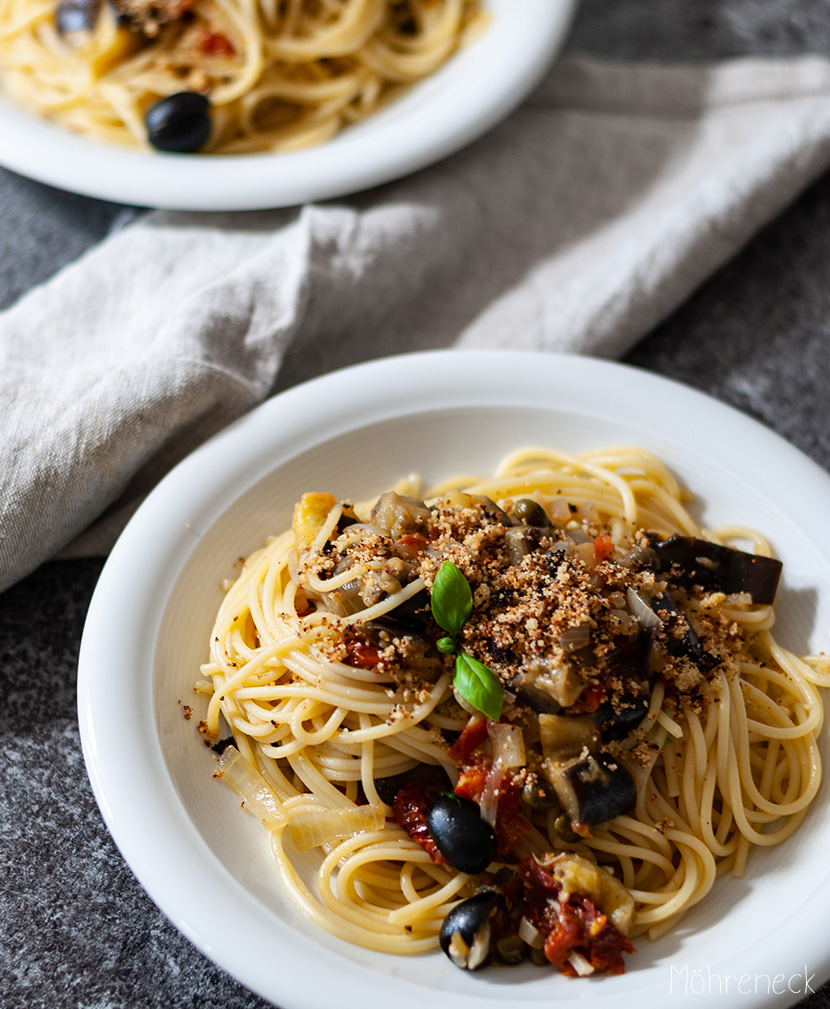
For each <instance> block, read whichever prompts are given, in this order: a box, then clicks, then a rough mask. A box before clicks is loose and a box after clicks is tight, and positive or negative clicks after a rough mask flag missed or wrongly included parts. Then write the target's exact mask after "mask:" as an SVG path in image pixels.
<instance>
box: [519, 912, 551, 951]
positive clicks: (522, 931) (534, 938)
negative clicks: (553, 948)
mask: <svg viewBox="0 0 830 1009" xmlns="http://www.w3.org/2000/svg"><path fill="white" fill-rule="evenodd" d="M518 932H519V938H520V939H521V940H523V941H524V942H526V943H527V944H528V946H530V948H531V949H541V948H542V946H544V945H545V937H544V935H543V934H542V933H541V932H540V931H539V929H538V928H536V926H535V925H534V924H532V923H531V922H529V921H528V920H527V918H525V916H524V915H522V917H521V919H520V920H519V929H518Z"/></svg>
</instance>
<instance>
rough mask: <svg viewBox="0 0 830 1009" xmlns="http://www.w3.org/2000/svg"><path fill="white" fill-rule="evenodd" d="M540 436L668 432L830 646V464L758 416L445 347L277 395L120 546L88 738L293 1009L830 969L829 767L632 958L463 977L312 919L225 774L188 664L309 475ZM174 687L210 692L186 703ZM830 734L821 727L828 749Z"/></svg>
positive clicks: (581, 366) (164, 879)
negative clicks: (571, 972) (810, 793)
mask: <svg viewBox="0 0 830 1009" xmlns="http://www.w3.org/2000/svg"><path fill="white" fill-rule="evenodd" d="M524 443H542V444H548V445H557V446H562V447H564V448H566V449H569V450H575V451H576V450H584V449H588V448H591V447H601V446H604V445H613V444H621V443H637V444H640V445H643V446H645V447H647V448H650V449H652V450H653V451H655V452H656V453H658V454H659V455H660V457H661V458H662V459H663V460H665V461H666V462H667V463H668V465H669V466H670V467H671V468H672V469H673V470H674V472H675V473H676V474H677V475H678V476H679V477H680V478H681V479H682V480H683V481H684V482H685V483H686V484H687V485H688V486H689V487H691V488H693V489H694V491H695V492H696V494H697V495H698V504H697V508H698V510H699V512H700V515H701V516H702V518H703V520H704V521H705V523H706V524H709V525H718V524H725V523H732V522H736V523H742V524H749V525H752V526H755V527H756V528H758V529H761V530H763V531H765V532H766V533H767V534H768V535H769V536H770V537H771V539H772V541H773V543H774V544H775V546H776V548H777V550H778V553H779V555H780V556H781V557H782V558H783V560H784V563H785V569H784V570H785V575H784V582H783V588H782V590H781V592H780V594H779V606H778V611H779V627H778V636H779V638H780V639H781V640H782V642H783V643H784V644H786V645H788V646H789V647H792V648H794V649H795V650H799V651H803V650H806V649H809V650H819V649H823V648H826V647H827V645H828V640H827V628H828V627H830V550H828V546H827V536H826V522H827V502H828V501H830V478H828V476H827V475H826V474H825V473H824V472H823V471H822V470H820V469H819V468H818V467H817V466H816V465H814V464H813V463H812V462H810V461H809V460H808V459H806V458H805V457H804V456H802V455H801V454H800V453H799V452H797V451H796V450H795V449H793V448H792V447H791V446H790V445H788V444H787V443H785V442H784V441H783V440H781V439H780V438H779V437H778V436H777V435H774V434H772V433H771V432H769V431H768V430H766V429H765V428H763V427H761V426H760V425H758V424H757V423H755V422H754V421H752V420H750V419H748V418H747V417H745V416H743V415H742V414H739V413H737V412H736V411H734V410H732V409H730V408H728V407H726V406H724V405H722V404H719V403H717V402H715V401H713V400H710V399H708V398H706V397H705V396H703V395H701V394H700V393H697V392H694V391H691V390H689V389H686V388H684V387H681V386H678V385H676V384H674V383H671V382H669V381H666V380H664V379H661V378H658V377H655V376H653V375H650V374H647V373H644V372H640V371H637V370H635V369H631V368H626V367H623V366H621V365H617V364H611V363H608V362H601V361H596V360H591V359H587V358H576V357H562V356H556V355H531V354H521V353H511V352H450V351H444V352H437V353H430V354H423V355H410V356H402V357H398V358H389V359H386V360H383V361H378V362H374V363H371V364H366V365H360V366H357V367H355V368H352V369H348V370H345V371H341V372H337V373H334V374H331V375H329V376H326V377H323V378H320V379H317V380H315V381H313V382H311V383H308V384H306V385H302V386H299V387H297V388H295V389H292V390H291V391H289V392H286V393H283V394H282V395H280V396H277V397H276V398H274V399H272V400H270V401H268V402H266V403H265V404H264V405H263V406H261V407H260V408H258V409H257V410H255V411H253V412H252V413H251V414H249V415H248V416H246V417H245V418H243V419H242V420H241V421H239V422H238V423H236V424H234V425H232V426H231V427H229V428H228V429H227V430H225V431H224V432H223V433H221V434H220V435H219V436H218V437H216V438H214V439H213V440H212V441H210V442H209V443H208V444H206V445H204V446H203V447H202V448H200V449H199V450H198V451H196V452H195V453H194V454H193V455H192V456H190V457H189V458H188V459H186V460H185V461H184V462H183V463H182V464H181V465H179V466H178V467H177V468H176V469H175V470H174V471H173V472H172V473H171V474H170V475H169V476H168V477H167V478H166V479H165V480H164V481H162V483H161V484H160V485H159V487H158V488H157V489H156V490H155V491H154V492H153V493H152V494H151V495H150V497H149V498H148V499H147V501H146V502H145V503H144V504H143V505H142V507H141V508H140V509H139V511H138V512H137V514H136V515H135V517H134V518H133V520H132V521H131V522H130V524H129V526H128V528H127V529H126V531H125V532H124V534H123V535H122V537H121V538H120V540H119V541H118V543H117V544H116V546H115V549H114V550H113V552H112V555H111V557H110V559H109V561H108V562H107V564H106V566H105V568H104V571H103V574H102V576H101V580H100V583H99V585H98V587H97V589H96V592H95V596H94V598H93V601H92V604H91V606H90V610H89V616H88V619H87V625H86V629H85V632H84V637H83V643H82V648H81V657H80V669H79V684H78V687H79V690H78V694H79V699H78V704H79V717H80V726H81V736H82V740H83V748H84V756H85V758H86V761H87V767H88V770H89V775H90V778H91V780H92V784H93V788H94V790H95V794H96V797H97V799H98V802H99V804H100V807H101V810H102V812H103V815H104V818H105V820H106V822H107V825H108V827H109V829H110V831H111V832H112V835H113V837H114V838H115V841H116V843H117V844H118V846H119V847H120V849H121V852H122V854H123V855H124V858H125V859H126V860H127V862H128V863H129V864H130V866H131V867H132V869H133V871H134V872H135V874H136V876H137V877H138V879H139V880H140V881H141V883H142V884H143V885H144V887H145V888H146V889H147V891H148V892H149V894H150V895H151V896H152V897H153V899H154V900H155V901H156V903H157V904H158V905H159V906H160V907H161V908H162V910H163V911H164V912H165V913H166V914H167V915H168V916H169V917H170V919H171V920H172V921H173V923H174V924H175V925H176V926H177V927H178V928H179V929H180V930H181V931H182V932H183V933H184V934H185V935H186V936H187V937H188V938H189V939H191V940H192V941H193V942H194V943H195V944H196V945H197V946H198V947H199V948H200V949H202V950H203V951H204V952H205V953H206V954H207V955H208V956H209V957H211V958H213V959H214V960H215V961H216V962H217V963H219V964H220V965H221V966H222V967H224V968H225V969H226V970H228V971H229V972H230V973H231V974H233V975H234V976H236V977H237V978H238V979H239V980H240V981H242V982H243V983H244V984H246V985H248V986H249V987H250V988H252V989H254V990H255V991H257V992H259V993H261V994H262V995H263V996H264V997H265V998H268V999H271V1000H272V1001H274V1002H275V1003H278V1004H279V1005H280V1006H282V1007H283V1009H324V1007H325V1009H329V1007H330V1006H331V1005H332V1004H336V1005H338V1006H339V1007H340V1009H374V1007H377V1009H380V1007H387V1006H392V1005H394V1006H396V1007H397V1009H422V1007H423V1005H424V1004H425V1003H426V1002H427V1001H428V1002H429V1004H430V1005H431V1006H432V1007H433V1009H484V1007H486V1006H487V1005H491V1004H492V1005H495V1004H497V1003H501V1004H507V1005H515V1006H525V1005H531V1006H532V1005H537V1004H538V1005H545V1006H548V1005H551V1004H557V1005H560V1006H576V1005H577V1004H579V1005H582V1006H584V1005H586V1004H588V1003H590V1004H591V1005H603V1006H604V1005H608V1006H611V1005H613V1006H614V1009H628V1007H630V1009H635V1007H636V1009H642V1007H643V1006H652V1005H657V1004H659V1003H661V1002H662V1001H663V1000H666V999H668V1003H667V1004H670V1005H678V1006H681V1005H684V1004H686V1003H689V1004H692V1005H694V1004H697V1002H699V1001H700V994H701V991H700V989H701V985H702V984H704V985H705V986H706V992H711V993H712V994H717V989H718V986H720V988H721V989H724V986H725V990H726V994H727V995H728V996H730V998H729V999H728V1001H732V1000H734V1001H735V1002H736V1003H738V1004H740V1005H741V1006H743V1007H751V1006H760V1005H772V1004H774V1005H776V1006H785V1005H787V1004H789V1003H790V1002H792V1001H795V1000H796V999H797V997H798V995H800V994H804V992H805V983H806V982H807V980H808V978H805V976H804V974H805V966H806V972H807V975H810V974H812V975H814V976H813V977H812V979H811V980H809V984H810V986H811V987H817V986H818V983H819V982H820V981H822V980H824V979H826V978H827V977H828V976H830V937H828V934H827V929H826V920H825V919H826V907H827V903H828V900H830V860H828V858H827V841H828V838H830V805H829V804H828V803H827V787H823V788H822V794H821V795H820V797H819V798H818V800H817V801H816V803H815V805H814V807H813V808H812V809H811V811H810V813H809V816H808V818H807V820H806V821H805V823H804V824H803V826H802V828H801V830H800V831H799V832H798V833H797V834H796V835H795V836H794V837H793V838H792V839H791V840H789V841H788V842H787V843H786V844H783V845H781V846H779V847H777V848H774V849H771V850H767V851H759V852H755V853H753V855H752V857H751V860H750V869H749V873H748V875H747V876H746V877H745V878H744V879H740V880H738V879H731V878H725V879H723V880H721V881H720V882H719V884H718V885H717V887H716V889H715V891H714V892H713V893H712V894H711V895H710V896H709V897H708V898H707V899H706V901H705V902H704V903H703V904H702V905H701V906H699V907H698V908H697V909H695V910H694V911H693V912H692V913H691V914H690V915H689V916H688V917H687V918H686V919H685V920H684V922H683V924H682V926H681V927H680V928H679V929H678V930H677V931H676V932H674V933H673V934H672V935H670V936H667V937H666V938H664V939H662V940H660V941H659V942H655V943H649V942H648V941H646V940H640V942H639V947H640V949H639V952H638V953H637V954H636V955H634V956H632V957H630V958H629V959H628V972H627V973H626V974H625V975H624V976H621V977H615V978H591V979H586V980H584V981H582V980H580V981H571V980H568V979H565V978H562V977H560V976H558V975H556V973H555V972H553V971H550V972H549V971H546V970H540V969H538V968H533V967H531V966H529V965H528V966H527V967H519V968H512V969H501V970H493V971H490V972H488V971H483V972H481V973H478V974H468V973H466V972H463V971H460V970H457V969H456V968H454V967H453V966H452V965H451V964H450V962H449V961H448V960H447V959H446V957H444V955H443V954H441V953H436V954H434V955H431V956H427V957H418V958H406V957H397V956H390V955H383V954H376V953H371V952H369V951H367V950H363V949H359V948H356V947H353V946H350V945H347V944H345V943H343V942H342V941H340V940H338V939H337V938H335V937H333V936H330V935H328V934H326V933H324V932H321V931H319V930H316V929H315V928H313V927H311V926H309V924H308V923H307V922H306V921H304V920H303V918H302V916H301V915H300V914H299V913H298V911H297V910H296V909H295V908H294V907H293V906H292V905H291V904H289V903H287V902H286V900H285V899H284V898H283V895H282V893H281V892H280V889H279V886H278V885H277V883H276V881H275V878H274V872H273V869H272V865H271V862H270V854H269V852H268V847H267V841H266V836H265V831H264V830H262V828H261V827H260V825H259V824H258V822H256V821H254V819H253V818H252V817H249V816H245V815H243V814H242V813H241V812H240V810H239V808H238V803H237V799H236V797H235V795H234V794H233V793H232V791H231V790H230V789H228V788H226V787H224V786H222V785H221V784H219V783H218V782H216V781H214V780H212V779H211V769H212V767H213V761H212V757H211V755H210V753H209V752H208V751H207V750H206V749H205V747H204V746H202V745H201V743H200V738H199V737H198V734H197V732H196V728H195V725H196V722H197V721H198V719H199V718H200V717H202V715H201V709H200V707H199V701H198V700H197V699H195V698H194V695H193V693H192V684H193V682H194V680H195V679H196V678H198V676H199V672H198V670H199V663H200V662H201V661H203V659H204V658H205V657H206V654H207V641H208V635H209V632H210V628H211V624H212V621H213V617H214V614H215V611H216V609H217V608H218V605H219V602H220V599H221V595H222V593H221V590H220V582H221V580H222V579H223V578H224V577H226V576H230V575H233V573H234V561H235V559H236V558H238V557H240V556H244V555H246V554H247V553H248V552H249V551H250V550H252V549H253V548H255V547H257V546H259V545H260V544H261V543H262V542H263V540H264V538H265V537H266V535H267V534H268V533H270V532H275V531H279V530H281V529H283V528H285V527H287V526H288V525H289V524H290V521H291V513H292V508H293V504H294V502H295V500H296V499H297V498H298V497H299V496H300V494H301V493H302V492H303V491H306V490H309V489H314V490H328V491H331V492H332V493H334V494H335V495H337V496H354V497H357V498H365V497H369V496H371V495H372V494H377V493H379V492H381V491H383V490H384V489H386V488H388V486H389V485H390V484H391V483H392V481H393V480H394V479H395V478H397V477H398V476H400V475H401V474H402V473H408V472H411V471H418V472H420V473H421V474H422V475H423V476H424V477H425V478H426V479H427V480H429V481H430V482H432V481H436V480H439V479H441V478H443V477H446V476H449V475H451V474H454V473H459V472H473V473H476V472H478V473H482V474H486V473H487V472H489V471H491V470H492V468H493V466H494V465H495V463H496V462H497V461H498V460H499V459H500V458H501V457H502V456H503V455H504V454H506V452H507V451H508V450H510V449H511V448H513V447H515V446H517V445H519V444H524ZM180 702H182V703H186V704H192V705H193V706H194V709H195V710H194V715H193V718H192V719H191V720H190V721H186V720H185V719H184V717H183V711H182V703H180ZM827 743H828V740H827V738H826V734H825V739H824V746H823V749H824V752H825V759H827V757H828V754H827V749H828V746H827ZM779 975H780V977H779ZM764 976H769V983H768V984H767V982H766V981H765V980H764ZM776 978H777V980H776ZM747 979H749V980H747ZM782 979H783V980H782ZM787 985H789V987H790V991H787ZM739 986H741V987H740V991H739ZM767 987H769V989H770V990H769V992H767V990H766V989H767ZM782 988H783V991H782Z"/></svg>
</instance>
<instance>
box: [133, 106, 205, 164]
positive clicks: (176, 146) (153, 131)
mask: <svg viewBox="0 0 830 1009" xmlns="http://www.w3.org/2000/svg"><path fill="white" fill-rule="evenodd" d="M144 125H145V126H146V128H147V139H148V140H149V141H150V143H151V144H152V145H153V147H155V148H156V149H157V150H159V151H172V152H174V153H177V154H191V153H193V152H194V151H198V150H199V149H200V148H201V147H202V146H203V145H204V144H205V142H206V141H207V138H208V136H209V135H210V100H209V99H208V98H206V97H205V96H204V95H200V94H198V93H197V92H196V91H177V92H176V94H173V95H168V96H167V97H166V98H162V99H160V100H159V101H157V102H156V103H155V105H151V106H150V108H149V109H148V110H147V112H146V114H145V116H144Z"/></svg>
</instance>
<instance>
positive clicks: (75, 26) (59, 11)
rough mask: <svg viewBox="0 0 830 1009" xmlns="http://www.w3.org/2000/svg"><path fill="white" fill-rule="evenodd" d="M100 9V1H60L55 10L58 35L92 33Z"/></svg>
mask: <svg viewBox="0 0 830 1009" xmlns="http://www.w3.org/2000/svg"><path fill="white" fill-rule="evenodd" d="M100 9H101V0H61V2H60V3H59V4H58V6H57V7H56V8H55V27H56V28H57V30H58V35H61V36H63V37H64V38H65V37H66V36H67V35H73V34H75V33H76V32H92V31H94V30H95V24H96V22H97V21H98V14H99V12H100Z"/></svg>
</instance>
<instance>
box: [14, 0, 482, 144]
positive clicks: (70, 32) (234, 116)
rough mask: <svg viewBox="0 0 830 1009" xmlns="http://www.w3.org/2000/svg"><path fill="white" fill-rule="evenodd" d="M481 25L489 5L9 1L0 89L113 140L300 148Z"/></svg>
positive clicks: (353, 117) (377, 101)
mask: <svg viewBox="0 0 830 1009" xmlns="http://www.w3.org/2000/svg"><path fill="white" fill-rule="evenodd" d="M482 22H483V15H482V12H481V10H480V8H479V3H478V0H111V2H110V0H0V85H2V89H3V90H4V91H5V92H7V93H8V94H9V95H10V96H11V97H12V98H13V99H14V100H15V101H17V102H19V103H20V104H21V105H24V106H26V107H27V108H29V109H32V110H33V111H35V112H37V113H39V114H40V115H43V116H46V117H48V118H50V119H53V120H55V121H57V122H60V123H62V124H63V125H65V126H67V127H69V128H71V129H72V130H75V131H77V132H79V133H82V134H85V135H87V136H89V137H93V138H95V139H98V140H102V141H109V142H112V143H118V144H127V145H129V146H138V147H147V145H148V140H149V142H150V143H153V144H154V146H157V147H161V148H162V149H166V150H179V151H187V150H190V151H193V150H203V151H206V152H214V153H224V154H232V153H246V152H250V151H268V150H291V149H296V148H300V147H306V146H309V145H312V144H317V143H321V142H323V141H325V140H328V139H329V138H331V137H332V136H334V135H335V134H336V133H337V132H338V131H339V130H340V129H341V128H342V127H344V126H346V125H348V124H350V123H354V122H356V121H358V120H361V119H363V118H365V117H366V116H368V115H370V114H371V113H372V112H374V111H375V110H377V109H378V108H380V107H381V106H382V105H383V104H385V103H386V102H387V101H389V100H390V99H392V98H393V97H394V96H395V95H396V94H398V93H399V92H400V91H401V89H402V88H404V87H406V86H407V85H410V84H412V83H414V82H416V81H418V80H420V79H421V78H423V77H425V76H427V75H429V74H431V73H432V72H433V71H435V70H436V69H437V68H438V67H440V66H441V65H442V64H443V63H444V62H445V61H446V60H447V59H448V57H449V56H450V55H451V54H452V53H453V52H455V50H456V49H457V48H458V47H459V46H461V45H463V44H464V43H465V42H466V41H467V40H468V39H469V38H470V37H471V35H472V34H474V33H475V32H476V31H477V30H478V28H479V27H480V26H481V24H482ZM183 94H184V95H186V96H189V98H185V99H181V98H180V97H177V96H181V95H183ZM159 102H165V103H166V104H165V105H163V106H161V108H160V109H155V107H156V106H157V105H158V103H159ZM171 120H172V123H173V126H172V128H171V126H170V123H171ZM202 127H204V128H202Z"/></svg>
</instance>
